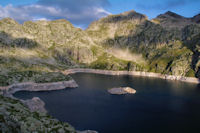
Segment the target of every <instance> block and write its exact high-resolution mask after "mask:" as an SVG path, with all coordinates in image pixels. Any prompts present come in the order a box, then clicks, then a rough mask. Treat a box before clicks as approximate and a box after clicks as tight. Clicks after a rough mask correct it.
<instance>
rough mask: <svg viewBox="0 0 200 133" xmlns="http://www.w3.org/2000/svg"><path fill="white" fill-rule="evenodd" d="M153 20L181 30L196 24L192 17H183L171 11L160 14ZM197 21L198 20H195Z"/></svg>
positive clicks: (163, 25)
mask: <svg viewBox="0 0 200 133" xmlns="http://www.w3.org/2000/svg"><path fill="white" fill-rule="evenodd" d="M152 21H153V22H155V23H157V24H160V25H161V26H162V27H164V28H166V29H173V28H175V29H179V30H181V29H182V28H184V27H185V26H187V25H190V24H194V21H193V20H192V19H191V18H186V17H183V16H181V15H179V14H176V13H174V12H171V11H167V12H166V13H164V14H160V15H158V16H157V17H156V18H155V19H153V20H152ZM195 23H196V22H195Z"/></svg>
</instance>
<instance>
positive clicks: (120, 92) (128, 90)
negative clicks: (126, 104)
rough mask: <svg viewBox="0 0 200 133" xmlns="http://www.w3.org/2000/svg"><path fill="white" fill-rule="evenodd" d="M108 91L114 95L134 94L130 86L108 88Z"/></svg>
mask: <svg viewBox="0 0 200 133" xmlns="http://www.w3.org/2000/svg"><path fill="white" fill-rule="evenodd" d="M108 92H109V93H110V94H114V95H123V94H135V93H136V90H135V89H132V88H130V87H118V88H112V89H108Z"/></svg>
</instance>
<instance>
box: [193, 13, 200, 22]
mask: <svg viewBox="0 0 200 133" xmlns="http://www.w3.org/2000/svg"><path fill="white" fill-rule="evenodd" d="M192 21H193V22H196V23H200V13H199V14H197V15H195V16H194V17H193V18H192Z"/></svg>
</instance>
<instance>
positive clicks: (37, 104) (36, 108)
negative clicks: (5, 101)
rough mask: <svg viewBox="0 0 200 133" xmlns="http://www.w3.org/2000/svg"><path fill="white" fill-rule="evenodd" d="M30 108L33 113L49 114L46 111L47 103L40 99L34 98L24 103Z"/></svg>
mask: <svg viewBox="0 0 200 133" xmlns="http://www.w3.org/2000/svg"><path fill="white" fill-rule="evenodd" d="M23 103H24V104H25V105H27V106H28V108H29V109H30V111H31V112H41V113H47V111H46V109H45V107H44V106H45V103H44V102H43V101H42V100H41V99H40V98H39V97H33V98H32V99H30V100H25V101H23Z"/></svg>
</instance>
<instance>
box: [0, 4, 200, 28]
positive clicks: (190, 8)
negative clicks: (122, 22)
mask: <svg viewBox="0 0 200 133" xmlns="http://www.w3.org/2000/svg"><path fill="white" fill-rule="evenodd" d="M130 10H135V11H136V12H139V13H142V14H145V15H147V16H148V18H149V19H152V18H155V17H156V16H157V15H159V14H162V13H165V12H167V11H173V12H175V13H177V14H180V15H182V16H185V17H192V16H194V15H197V14H199V13H200V0H0V19H2V18H5V17H10V18H13V19H15V20H16V21H18V22H19V23H23V22H24V21H28V20H31V21H36V20H55V19H67V20H68V21H70V22H71V23H72V24H74V25H75V26H77V27H81V28H85V27H87V26H88V25H89V24H90V23H91V22H92V21H94V20H98V19H100V18H102V17H105V16H107V15H110V14H119V13H122V12H125V11H130Z"/></svg>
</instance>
